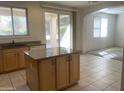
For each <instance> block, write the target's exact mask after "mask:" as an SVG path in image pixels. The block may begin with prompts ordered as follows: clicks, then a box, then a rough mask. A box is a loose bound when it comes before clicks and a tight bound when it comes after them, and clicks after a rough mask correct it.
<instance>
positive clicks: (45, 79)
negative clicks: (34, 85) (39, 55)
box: [39, 58, 56, 90]
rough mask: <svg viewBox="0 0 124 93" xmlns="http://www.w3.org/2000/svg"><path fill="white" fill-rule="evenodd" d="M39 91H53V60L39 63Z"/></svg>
mask: <svg viewBox="0 0 124 93" xmlns="http://www.w3.org/2000/svg"><path fill="white" fill-rule="evenodd" d="M39 76H40V78H39V80H40V90H55V89H56V88H55V59H54V58H50V59H45V60H42V61H41V62H40V63H39Z"/></svg>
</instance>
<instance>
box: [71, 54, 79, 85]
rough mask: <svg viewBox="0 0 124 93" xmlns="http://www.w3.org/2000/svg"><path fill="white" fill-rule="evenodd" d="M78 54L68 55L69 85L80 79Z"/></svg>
mask: <svg viewBox="0 0 124 93" xmlns="http://www.w3.org/2000/svg"><path fill="white" fill-rule="evenodd" d="M79 60H80V59H79V54H78V53H77V54H76V53H75V54H71V55H70V83H75V82H77V80H79V78H80V63H79V62H80V61H79Z"/></svg>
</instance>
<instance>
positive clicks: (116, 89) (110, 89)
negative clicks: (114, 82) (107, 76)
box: [104, 86, 120, 91]
mask: <svg viewBox="0 0 124 93" xmlns="http://www.w3.org/2000/svg"><path fill="white" fill-rule="evenodd" d="M104 91H120V89H118V88H115V87H113V86H109V87H107V88H105V89H104Z"/></svg>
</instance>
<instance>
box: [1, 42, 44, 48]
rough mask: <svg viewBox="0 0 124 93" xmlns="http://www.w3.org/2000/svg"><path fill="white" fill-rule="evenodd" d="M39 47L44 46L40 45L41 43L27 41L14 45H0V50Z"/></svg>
mask: <svg viewBox="0 0 124 93" xmlns="http://www.w3.org/2000/svg"><path fill="white" fill-rule="evenodd" d="M40 45H45V44H41V41H29V42H15V43H14V44H12V43H3V44H0V49H6V48H7V49H8V48H15V47H24V46H27V47H31V46H40Z"/></svg>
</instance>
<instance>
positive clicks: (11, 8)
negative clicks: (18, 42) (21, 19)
mask: <svg viewBox="0 0 124 93" xmlns="http://www.w3.org/2000/svg"><path fill="white" fill-rule="evenodd" d="M0 7H3V8H10V12H11V16H10V17H11V20H12V22H11V23H12V32H13V34H12V35H4V36H3V35H0V38H9V37H10V38H11V37H21V36H30V33H29V25H28V9H27V8H23V7H11V6H1V5H0ZM13 8H17V9H24V10H25V14H26V16H25V17H26V29H27V33H26V34H25V35H15V34H14V18H13Z"/></svg>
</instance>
